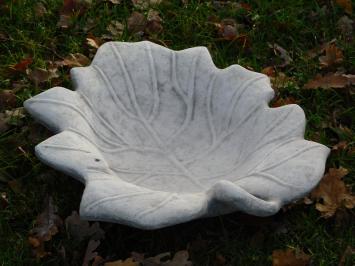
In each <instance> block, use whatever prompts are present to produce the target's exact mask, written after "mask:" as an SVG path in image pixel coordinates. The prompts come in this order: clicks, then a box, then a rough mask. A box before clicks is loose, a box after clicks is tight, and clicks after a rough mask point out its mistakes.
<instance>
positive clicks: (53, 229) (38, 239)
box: [28, 197, 63, 258]
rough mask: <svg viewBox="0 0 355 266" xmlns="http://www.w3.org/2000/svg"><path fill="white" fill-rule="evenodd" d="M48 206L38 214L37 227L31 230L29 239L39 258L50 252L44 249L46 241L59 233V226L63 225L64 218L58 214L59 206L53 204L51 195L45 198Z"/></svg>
mask: <svg viewBox="0 0 355 266" xmlns="http://www.w3.org/2000/svg"><path fill="white" fill-rule="evenodd" d="M45 203H46V207H45V209H44V210H43V212H42V213H41V214H40V215H38V217H37V219H36V222H35V227H34V228H33V229H32V230H31V231H30V236H29V238H28V241H29V243H30V245H31V246H32V249H33V252H34V254H35V255H36V257H38V258H42V257H44V256H46V255H47V254H48V252H46V251H45V249H44V242H46V241H49V240H51V239H52V237H53V236H54V235H56V234H57V233H58V228H59V227H60V226H61V225H62V223H63V221H62V219H61V218H60V217H59V216H58V215H57V214H56V212H57V207H56V206H55V205H54V204H53V200H52V198H51V197H47V198H46V200H45Z"/></svg>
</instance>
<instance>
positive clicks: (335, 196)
mask: <svg viewBox="0 0 355 266" xmlns="http://www.w3.org/2000/svg"><path fill="white" fill-rule="evenodd" d="M347 174H348V170H347V169H345V168H342V167H340V168H338V169H337V168H330V169H329V171H328V173H327V174H325V176H324V177H323V179H322V180H321V182H320V183H319V185H318V186H317V187H316V188H315V189H314V190H313V191H312V192H311V194H310V198H311V199H312V200H315V201H316V202H317V203H316V209H317V210H318V211H320V212H321V214H322V217H324V218H329V217H332V216H333V215H334V214H335V213H336V211H337V210H338V209H340V208H343V207H345V208H348V209H352V208H354V207H355V196H353V195H352V194H351V192H350V189H348V188H347V187H346V185H345V183H344V181H343V180H342V178H343V177H344V176H346V175H347Z"/></svg>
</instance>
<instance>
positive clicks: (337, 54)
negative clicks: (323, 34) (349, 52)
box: [319, 44, 344, 68]
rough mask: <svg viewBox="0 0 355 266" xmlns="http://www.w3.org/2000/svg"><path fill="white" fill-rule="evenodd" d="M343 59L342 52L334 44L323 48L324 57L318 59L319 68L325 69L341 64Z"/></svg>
mask: <svg viewBox="0 0 355 266" xmlns="http://www.w3.org/2000/svg"><path fill="white" fill-rule="evenodd" d="M343 59H344V56H343V52H342V51H341V50H340V49H339V48H338V47H336V45H335V44H330V45H328V46H327V47H326V48H325V55H324V56H320V57H319V62H320V66H321V68H326V67H330V66H333V65H336V64H339V63H341V62H343Z"/></svg>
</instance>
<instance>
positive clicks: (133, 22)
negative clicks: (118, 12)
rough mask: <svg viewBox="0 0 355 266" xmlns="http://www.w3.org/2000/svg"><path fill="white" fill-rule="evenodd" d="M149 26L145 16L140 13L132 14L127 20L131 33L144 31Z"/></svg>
mask: <svg viewBox="0 0 355 266" xmlns="http://www.w3.org/2000/svg"><path fill="white" fill-rule="evenodd" d="M146 24H147V19H146V18H145V16H144V15H143V14H141V13H139V12H136V11H134V12H132V14H131V16H130V17H129V18H128V19H127V27H128V30H129V31H130V32H131V33H136V32H140V31H144V29H145V26H146Z"/></svg>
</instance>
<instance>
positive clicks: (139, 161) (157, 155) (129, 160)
mask: <svg viewBox="0 0 355 266" xmlns="http://www.w3.org/2000/svg"><path fill="white" fill-rule="evenodd" d="M71 77H72V81H73V83H74V87H75V91H72V90H68V89H65V88H60V87H55V88H52V89H50V90H48V91H45V92H43V93H41V94H39V95H37V96H35V97H33V98H31V99H29V100H27V101H26V102H25V107H26V109H27V110H28V111H29V112H30V113H31V114H32V115H33V116H34V117H35V118H36V119H37V120H39V121H40V122H41V123H42V124H44V125H45V126H47V127H48V128H49V129H51V130H53V131H54V132H55V133H57V134H56V135H54V136H53V137H51V138H49V139H47V140H45V141H44V142H42V143H40V144H39V145H37V146H36V154H37V156H38V157H39V158H40V159H41V160H42V161H43V162H44V163H46V164H48V165H50V166H52V167H53V168H55V169H58V170H60V171H63V172H65V173H67V174H69V175H71V176H73V177H75V178H77V179H79V180H81V181H82V182H84V183H85V186H86V187H85V191H84V195H83V197H82V202H81V206H80V214H81V216H82V217H83V218H86V219H89V220H101V221H110V222H116V223H122V224H127V225H130V226H134V227H138V228H145V229H154V228H161V227H165V226H169V225H174V224H178V223H182V222H185V221H189V220H192V219H195V218H199V217H207V216H215V215H220V214H225V213H230V212H233V211H237V210H240V211H244V212H246V213H249V214H252V215H257V216H268V215H272V214H274V213H276V212H277V211H278V210H279V209H280V208H281V207H282V205H284V204H286V203H288V202H290V201H292V200H295V199H297V198H300V197H302V196H304V195H305V194H306V193H308V192H309V191H310V190H311V189H312V188H313V187H314V186H315V185H316V184H317V183H318V181H319V180H320V178H321V177H322V175H323V172H324V167H325V161H326V158H327V156H328V153H329V149H328V148H327V147H325V146H323V145H321V144H318V143H315V142H311V141H306V140H304V138H303V136H304V130H305V116H304V113H303V110H302V109H301V108H300V107H299V106H298V105H287V106H282V107H279V108H270V107H269V106H268V102H269V101H270V100H271V99H272V98H273V95H274V92H273V90H272V88H271V86H270V81H269V79H268V78H267V77H266V76H265V75H263V74H259V73H255V72H252V71H249V70H247V69H245V68H243V67H241V66H238V65H232V66H230V67H228V68H225V69H219V68H217V67H216V66H215V65H214V63H213V61H212V59H211V56H210V54H209V52H208V50H207V49H206V48H205V47H195V48H190V49H186V50H182V51H172V50H170V49H167V48H165V47H162V46H159V45H156V44H153V43H150V42H146V41H145V42H138V43H123V42H108V43H106V44H104V45H103V46H101V47H100V48H99V50H98V51H97V54H96V56H95V58H94V60H93V62H92V64H91V65H90V66H89V67H79V68H73V69H72V70H71Z"/></svg>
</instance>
